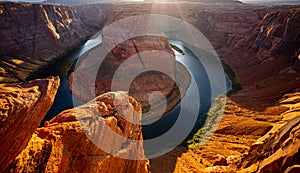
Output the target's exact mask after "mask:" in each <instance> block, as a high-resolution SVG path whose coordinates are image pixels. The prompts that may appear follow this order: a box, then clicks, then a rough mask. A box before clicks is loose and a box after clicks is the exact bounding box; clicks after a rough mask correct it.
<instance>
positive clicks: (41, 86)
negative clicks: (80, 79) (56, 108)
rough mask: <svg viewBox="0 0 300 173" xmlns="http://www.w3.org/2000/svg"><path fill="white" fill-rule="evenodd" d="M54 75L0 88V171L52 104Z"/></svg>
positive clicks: (25, 141) (55, 83)
mask: <svg viewBox="0 0 300 173" xmlns="http://www.w3.org/2000/svg"><path fill="white" fill-rule="evenodd" d="M58 86H59V78H58V77H55V78H54V77H50V78H47V79H40V80H34V81H30V82H25V83H23V84H21V85H19V86H17V87H7V88H5V87H3V88H0V103H1V104H0V105H1V107H0V142H1V151H0V170H2V171H3V170H4V169H5V168H6V167H7V166H8V165H9V164H10V163H11V162H12V161H13V160H14V158H15V157H16V156H17V155H18V154H19V153H20V152H21V151H22V150H23V149H24V148H25V147H26V145H27V143H28V142H29V140H30V138H31V135H32V134H33V133H34V131H35V129H36V128H37V127H39V125H40V123H41V121H42V120H43V118H44V116H45V115H46V113H47V111H48V110H49V109H50V107H51V106H52V103H53V101H54V98H55V95H56V91H57V89H58Z"/></svg>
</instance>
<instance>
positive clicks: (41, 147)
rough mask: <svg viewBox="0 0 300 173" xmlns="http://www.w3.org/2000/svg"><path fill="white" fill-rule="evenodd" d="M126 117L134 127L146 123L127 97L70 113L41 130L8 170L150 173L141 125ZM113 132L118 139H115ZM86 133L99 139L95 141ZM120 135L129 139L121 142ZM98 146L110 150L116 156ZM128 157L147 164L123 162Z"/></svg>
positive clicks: (114, 96)
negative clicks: (142, 122)
mask: <svg viewBox="0 0 300 173" xmlns="http://www.w3.org/2000/svg"><path fill="white" fill-rule="evenodd" d="M122 116H125V117H126V118H130V120H131V121H132V122H139V121H140V119H141V106H140V104H139V103H138V102H136V101H135V99H133V98H132V97H128V96H127V95H126V94H124V93H106V94H103V95H100V96H98V97H97V98H95V99H94V100H92V101H90V102H88V103H87V104H84V105H82V106H79V107H76V108H73V109H69V110H66V111H64V112H62V113H60V114H59V115H57V116H56V117H55V118H53V119H52V120H51V121H50V122H47V123H45V127H43V128H38V129H37V130H36V131H35V133H34V134H33V135H32V138H31V140H30V141H29V143H28V145H27V147H26V148H25V149H24V150H23V151H22V152H21V153H20V154H19V155H18V156H17V157H16V159H15V160H14V162H13V163H12V164H11V165H10V166H9V168H8V169H7V170H8V171H12V172H103V173H104V172H128V173H129V172H139V173H140V172H141V173H147V172H149V161H148V160H147V159H146V158H144V151H143V145H142V133H141V132H142V131H141V126H140V125H139V124H133V123H132V122H129V121H126V120H125V119H124V117H122ZM79 119H80V122H79V121H78V120H79ZM128 120H129V119H128ZM104 124H106V125H107V126H104ZM105 127H106V128H105ZM111 130H112V131H114V132H115V135H113V136H109V134H111V133H109V131H111ZM84 131H85V132H86V133H88V134H89V135H92V136H93V139H94V140H93V141H91V140H90V139H89V138H88V137H87V135H86V133H85V132H84ZM119 135H120V136H124V137H125V138H123V139H122V140H121V139H120V138H118V137H117V136H119ZM95 144H98V145H101V146H103V147H104V148H109V149H110V150H111V151H112V152H113V153H111V154H113V155H111V154H108V153H106V152H105V151H103V150H101V148H99V147H98V146H96V145H95ZM126 156H128V158H130V156H136V157H132V158H139V159H141V160H127V159H122V158H119V157H123V158H126ZM143 158H144V159H143Z"/></svg>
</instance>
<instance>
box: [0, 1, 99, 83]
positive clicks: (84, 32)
mask: <svg viewBox="0 0 300 173" xmlns="http://www.w3.org/2000/svg"><path fill="white" fill-rule="evenodd" d="M98 14H102V18H101V19H103V20H104V19H105V17H104V16H105V13H104V12H103V11H101V12H99V13H98ZM97 29H98V28H94V27H92V26H87V25H85V24H84V23H83V22H82V20H81V19H80V18H79V17H78V14H77V11H76V10H74V9H72V8H71V7H63V6H53V5H40V4H18V3H10V2H1V3H0V31H1V35H0V40H1V42H0V64H1V68H0V72H1V73H0V82H1V83H16V82H20V81H25V80H26V78H28V77H29V76H30V75H32V73H36V72H37V71H38V70H40V69H41V68H42V67H43V66H45V65H47V64H49V63H50V62H53V61H54V60H55V59H57V58H59V57H62V56H64V55H66V54H67V53H69V52H70V51H72V50H74V49H76V48H78V47H79V46H80V45H81V44H82V43H84V42H85V41H86V40H87V39H88V38H89V37H91V36H92V35H93V34H94V33H95V32H96V31H97Z"/></svg>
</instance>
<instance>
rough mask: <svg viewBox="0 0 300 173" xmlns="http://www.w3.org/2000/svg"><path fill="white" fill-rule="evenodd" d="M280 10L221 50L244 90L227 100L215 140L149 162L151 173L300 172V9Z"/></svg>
mask: <svg viewBox="0 0 300 173" xmlns="http://www.w3.org/2000/svg"><path fill="white" fill-rule="evenodd" d="M276 8H277V9H280V8H281V10H280V11H278V10H276V9H275V10H274V11H272V10H271V11H269V12H268V11H267V13H266V14H265V15H263V17H259V18H261V20H259V21H258V22H257V23H256V24H254V27H253V28H252V29H251V28H249V30H245V32H244V33H238V32H237V33H231V34H230V35H229V37H224V38H228V39H227V41H226V42H225V43H224V45H222V46H221V47H219V49H218V50H217V52H218V54H219V56H220V57H221V59H222V60H223V61H225V62H226V63H227V64H228V65H229V66H230V67H231V69H232V70H233V72H234V73H233V75H232V77H233V78H235V80H236V81H237V82H239V83H240V84H241V86H242V90H240V91H235V92H236V93H234V94H232V95H231V96H230V97H229V98H228V99H227V101H226V107H225V110H224V115H223V116H222V119H220V121H221V122H220V124H219V125H218V126H215V125H212V127H211V128H213V129H215V130H216V131H215V133H214V135H213V136H212V137H211V138H210V140H209V141H207V142H206V143H205V144H204V145H198V144H197V142H195V145H192V146H190V147H191V148H190V149H184V148H183V147H178V148H176V149H175V150H174V151H172V152H170V153H168V154H166V155H164V156H161V157H158V158H155V159H151V169H152V172H159V171H161V170H163V171H164V172H193V171H195V172H197V171H198V172H236V171H242V172H243V171H244V172H257V171H258V172H270V171H272V172H284V171H286V172H293V171H294V172H297V171H298V170H299V162H298V157H299V144H298V141H299V137H298V136H299V135H298V131H299V130H298V126H299V125H298V124H299V122H298V121H299V111H300V102H299V94H300V93H299V91H300V90H299V86H300V81H299V80H300V78H299V76H300V71H299V62H300V60H299V41H300V40H299V23H300V21H299V19H300V18H299V7H297V6H296V7H295V6H294V7H291V6H290V7H276ZM272 9H273V8H272ZM241 13H242V12H241ZM226 25H230V23H227V24H226ZM215 34H216V33H215ZM213 44H214V43H213ZM216 121H218V120H216ZM212 124H214V123H212ZM284 125H285V126H284ZM283 126H284V127H283ZM201 135H202V134H201V133H200V136H201ZM163 160H166V161H165V162H166V163H168V166H166V165H161V164H160V163H161V162H162V161H163ZM195 163H197V166H194V165H195ZM198 163H200V164H198Z"/></svg>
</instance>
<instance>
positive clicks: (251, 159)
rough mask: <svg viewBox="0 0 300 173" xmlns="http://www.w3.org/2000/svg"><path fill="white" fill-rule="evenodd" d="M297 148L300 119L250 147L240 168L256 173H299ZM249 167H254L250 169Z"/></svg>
mask: <svg viewBox="0 0 300 173" xmlns="http://www.w3.org/2000/svg"><path fill="white" fill-rule="evenodd" d="M299 148H300V117H297V118H295V119H293V120H291V121H290V122H288V123H287V124H286V125H285V126H283V127H282V128H280V129H279V130H278V131H276V133H274V134H271V135H270V136H269V137H268V138H267V139H266V140H265V141H263V142H261V143H256V144H254V145H252V147H251V149H250V151H249V154H248V155H247V156H246V157H245V158H243V161H242V166H243V168H244V169H245V170H247V169H248V170H249V171H250V170H256V171H257V170H258V172H278V173H279V172H299V170H300V169H299V165H300V160H299V156H300V153H299V151H300V150H299ZM257 162H259V164H256V163H257ZM251 165H255V166H252V168H251V167H250V166H251ZM248 167H249V168H248Z"/></svg>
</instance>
